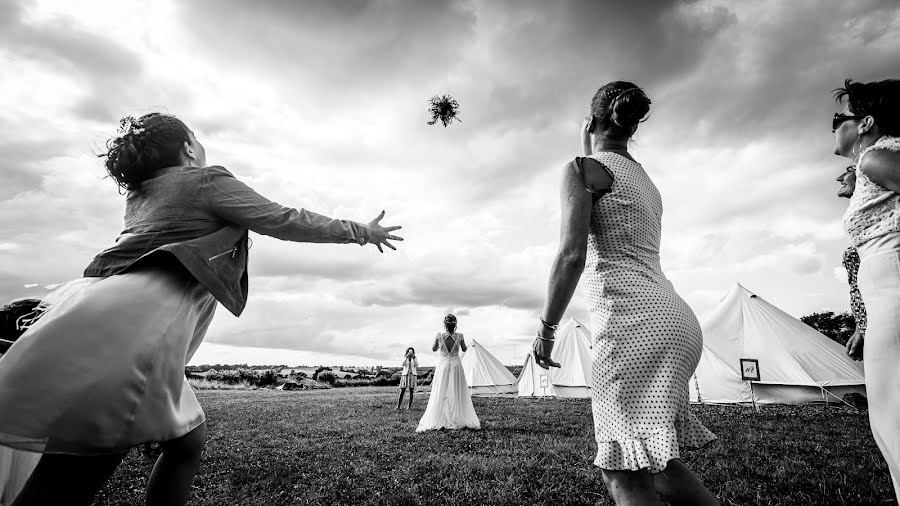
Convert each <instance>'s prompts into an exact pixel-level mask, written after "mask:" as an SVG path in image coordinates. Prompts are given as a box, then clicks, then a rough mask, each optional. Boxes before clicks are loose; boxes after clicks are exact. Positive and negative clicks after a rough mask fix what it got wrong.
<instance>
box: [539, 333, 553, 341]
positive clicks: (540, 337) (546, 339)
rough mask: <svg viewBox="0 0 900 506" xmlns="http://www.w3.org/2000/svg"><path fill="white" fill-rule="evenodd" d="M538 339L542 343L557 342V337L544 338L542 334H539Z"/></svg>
mask: <svg viewBox="0 0 900 506" xmlns="http://www.w3.org/2000/svg"><path fill="white" fill-rule="evenodd" d="M537 338H538V339H540V340H541V341H555V340H556V336H553V337H544V336H542V335H541V334H540V333H538V335H537Z"/></svg>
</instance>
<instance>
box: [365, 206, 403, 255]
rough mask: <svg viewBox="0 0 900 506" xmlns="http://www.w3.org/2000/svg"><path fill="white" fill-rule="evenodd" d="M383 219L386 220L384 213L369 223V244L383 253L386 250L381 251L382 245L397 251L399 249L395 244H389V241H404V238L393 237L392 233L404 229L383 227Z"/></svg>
mask: <svg viewBox="0 0 900 506" xmlns="http://www.w3.org/2000/svg"><path fill="white" fill-rule="evenodd" d="M382 218H384V211H381V214H379V215H378V216H377V217H376V218H375V219H374V220H372V221H370V222H369V224H368V226H369V242H370V243H372V244H374V245H375V247H376V248H378V251H380V252H382V253H384V250H383V249H381V245H382V244H384V245H385V246H387V247H388V248H391V249H392V250H394V251H396V250H397V248H395V247H394V245H393V244H391V243H389V242H388V240H391V241H402V240H403V238H402V237H400V236H396V235H392V234H391V232H393V231H394V230H400V229H401V228H403V227H401V226H399V225H398V226H395V227H382V226H381V223H380V222H381V219H382Z"/></svg>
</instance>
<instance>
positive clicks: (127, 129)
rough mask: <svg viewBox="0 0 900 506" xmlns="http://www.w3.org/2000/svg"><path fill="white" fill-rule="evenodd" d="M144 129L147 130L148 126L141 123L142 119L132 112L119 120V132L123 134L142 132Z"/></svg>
mask: <svg viewBox="0 0 900 506" xmlns="http://www.w3.org/2000/svg"><path fill="white" fill-rule="evenodd" d="M144 130H146V127H144V124H143V123H141V120H139V119H136V118H135V117H134V116H132V115H130V114H129V115H128V116H125V117H124V118H122V119H120V120H119V129H118V132H119V133H120V134H122V135H128V134H132V135H136V134H139V133H142V132H143V131H144Z"/></svg>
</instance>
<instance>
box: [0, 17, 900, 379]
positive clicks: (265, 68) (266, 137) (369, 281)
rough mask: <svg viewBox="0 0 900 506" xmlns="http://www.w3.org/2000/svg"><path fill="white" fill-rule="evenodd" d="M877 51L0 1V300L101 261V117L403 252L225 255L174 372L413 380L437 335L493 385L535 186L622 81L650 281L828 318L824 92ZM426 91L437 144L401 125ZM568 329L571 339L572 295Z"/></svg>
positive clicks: (421, 109)
mask: <svg viewBox="0 0 900 506" xmlns="http://www.w3.org/2000/svg"><path fill="white" fill-rule="evenodd" d="M898 34H900V6H898V4H897V2H896V1H894V0H861V1H858V2H841V1H839V0H829V1H827V2H824V3H823V2H820V1H814V0H796V1H791V2H783V1H778V0H763V1H760V2H725V1H719V0H696V1H668V2H667V1H651V0H633V1H630V2H625V3H622V2H596V1H589V0H584V1H566V2H541V1H528V2H519V1H487V0H478V1H474V0H473V1H464V2H438V1H400V0H388V1H381V0H379V1H366V0H356V1H351V2H329V1H324V0H322V1H313V2H291V1H287V0H281V1H274V0H272V1H258V2H252V3H248V2H240V1H237V0H225V1H213V0H203V1H196V2H166V1H154V2H149V1H146V0H129V1H124V0H123V1H122V2H116V3H115V4H110V3H108V2H100V1H93V0H90V1H89V0H86V1H84V2H63V1H49V0H47V1H21V2H11V1H9V0H0V42H2V44H0V65H2V66H3V68H4V72H3V73H0V88H2V89H3V90H4V93H3V94H2V95H0V138H2V139H3V141H0V155H2V157H0V159H2V162H0V295H2V296H3V297H4V298H5V299H9V298H13V297H21V296H28V295H38V296H39V295H42V294H44V293H46V292H47V288H45V287H46V286H48V285H52V284H54V283H59V282H61V281H65V280H67V279H71V278H74V277H77V276H79V275H80V274H81V271H82V269H83V268H84V266H85V265H86V264H87V262H89V261H90V259H91V258H92V256H93V255H94V254H96V252H98V251H100V250H102V249H103V248H105V247H106V246H108V245H109V244H111V243H112V241H113V240H114V239H115V237H116V235H117V234H118V232H119V231H120V228H121V219H122V213H123V202H124V199H123V198H122V197H121V196H119V195H117V193H116V187H115V185H114V184H113V183H112V182H111V181H109V180H108V179H103V177H104V175H105V173H104V170H103V167H102V165H101V160H99V159H98V158H97V156H96V155H97V154H98V153H102V152H103V146H104V143H105V142H106V140H107V139H108V138H109V137H110V136H111V135H112V134H114V132H115V127H116V123H117V120H118V118H119V117H121V116H123V115H125V114H140V113H144V112H148V111H168V112H171V113H174V114H176V115H178V116H179V117H180V118H182V119H184V120H185V121H186V122H187V123H188V124H189V125H190V126H191V127H192V129H193V130H194V131H195V133H196V134H197V136H198V138H199V139H200V141H201V142H203V143H204V145H205V146H206V149H207V153H208V157H209V161H210V163H214V164H221V165H224V166H226V167H228V168H229V169H230V170H232V171H233V172H234V173H235V174H236V175H237V176H238V177H240V178H241V179H243V180H245V181H246V182H247V183H248V184H250V185H251V186H252V187H253V188H255V189H256V190H258V191H259V192H261V193H263V194H264V195H266V196H268V197H269V198H271V199H273V200H276V201H278V202H281V203H283V204H286V205H291V206H296V207H304V208H307V209H310V210H312V211H316V212H319V213H322V214H326V215H329V216H335V217H340V218H344V219H352V220H357V221H362V222H367V221H369V220H371V219H372V218H374V217H375V216H376V215H377V214H378V213H379V212H380V211H381V210H382V209H384V210H386V211H387V217H386V218H385V220H384V222H385V223H387V224H401V225H403V230H402V231H401V232H400V234H401V235H403V236H404V237H405V238H406V239H407V240H406V241H405V242H401V243H398V244H397V246H398V248H399V251H397V252H393V251H388V252H387V253H385V254H384V255H381V254H379V253H378V252H377V250H375V249H374V248H372V247H370V246H368V247H365V248H360V247H359V246H355V245H319V244H289V243H284V242H280V241H277V240H275V239H272V238H268V237H262V236H259V235H256V234H252V238H253V241H254V242H253V248H252V250H251V252H250V274H251V279H250V287H251V298H250V302H249V304H248V306H247V310H246V312H245V314H244V315H243V316H242V317H241V318H240V319H236V318H234V317H232V316H231V315H229V314H228V313H227V311H224V310H220V311H219V314H218V316H217V319H216V320H215V321H214V323H213V325H212V326H211V328H210V331H209V334H208V337H207V342H208V343H210V345H209V346H207V345H204V346H205V347H201V351H200V352H198V355H197V356H196V357H195V361H198V360H199V361H202V362H221V361H237V362H248V363H259V362H289V363H294V362H296V363H308V364H315V363H328V362H332V361H334V362H340V361H346V362H347V363H390V362H396V361H397V359H398V353H402V350H403V349H405V347H406V346H408V345H415V346H417V347H418V348H419V349H420V350H421V351H420V354H419V355H420V357H421V359H422V361H423V363H428V362H429V361H430V357H429V354H428V353H427V350H428V349H429V348H430V344H431V339H432V337H433V335H434V333H435V332H437V331H438V330H440V322H441V318H442V317H443V315H444V314H446V312H450V311H452V312H455V313H456V314H458V315H459V316H460V330H462V331H463V332H465V333H466V335H467V336H469V337H470V339H478V341H479V342H481V343H482V344H483V345H485V346H486V347H488V348H489V349H491V351H492V352H495V354H496V355H497V356H498V357H500V358H501V360H503V361H505V362H509V363H513V362H519V361H521V359H522V358H523V356H524V354H525V352H526V350H527V349H528V345H529V343H530V341H531V337H530V336H531V335H532V333H533V332H534V330H535V325H534V322H536V321H537V316H538V313H539V312H540V311H541V308H542V306H543V301H544V297H545V292H546V285H547V276H548V275H549V270H550V264H551V262H552V260H553V256H554V254H555V252H556V247H557V240H558V231H559V201H558V199H559V197H558V192H557V188H558V184H559V176H560V170H561V168H562V167H563V166H564V164H565V163H566V162H567V161H569V160H571V159H572V157H573V156H575V155H577V154H579V150H580V142H579V136H578V131H579V128H580V126H581V121H582V119H583V118H584V115H585V112H586V109H587V106H588V103H589V101H590V98H591V97H592V95H593V94H594V92H595V91H596V90H597V88H598V87H599V86H600V85H602V84H603V83H604V82H607V81H610V80H614V79H629V80H632V81H634V82H636V83H638V84H639V85H640V86H642V87H644V88H645V89H646V90H647V93H648V94H649V95H650V96H651V98H652V100H653V106H652V110H651V115H650V119H649V120H648V121H647V122H646V123H644V124H642V125H641V127H640V129H639V130H638V133H637V135H636V137H635V139H634V142H633V143H632V145H631V148H630V150H631V151H632V153H633V154H634V155H635V157H636V158H637V159H638V160H640V161H641V162H642V164H643V166H644V167H645V168H646V170H647V171H648V173H649V174H650V175H651V176H652V177H653V179H654V182H655V183H656V185H657V186H658V187H659V189H660V191H661V193H662V195H663V205H664V208H665V214H664V221H663V238H662V263H663V268H664V270H665V271H666V274H667V275H668V276H669V278H670V279H671V280H672V281H673V283H674V284H675V286H676V288H677V289H678V290H679V292H680V293H681V294H682V295H683V296H684V298H685V299H686V300H687V301H688V302H689V303H690V304H691V306H692V307H693V308H694V310H695V311H696V312H697V313H698V315H699V316H700V317H701V319H702V317H703V316H704V315H705V314H707V313H708V312H709V310H710V309H712V308H713V307H714V306H715V305H716V304H717V303H718V302H719V299H720V298H721V296H722V295H724V293H725V292H726V291H727V290H728V288H729V287H730V285H731V283H733V282H736V281H740V282H742V283H744V284H745V286H747V287H748V288H749V289H751V290H755V291H757V292H758V293H759V294H760V295H761V296H763V297H765V298H766V299H767V300H769V301H771V302H773V303H775V304H777V305H779V306H780V307H782V308H783V309H785V310H786V311H788V312H790V313H792V314H794V315H796V316H800V315H802V314H806V313H809V312H812V311H818V310H823V309H827V310H838V311H843V310H847V308H848V296H847V291H846V290H847V289H846V279H845V278H841V275H840V271H839V270H835V269H839V266H840V259H841V252H842V251H843V249H844V247H846V240H845V239H844V237H843V233H842V232H841V230H840V216H841V215H842V213H843V210H844V209H845V208H846V204H847V201H846V200H843V199H839V198H837V197H836V196H835V191H836V190H837V183H836V182H835V181H834V178H835V177H836V176H837V175H838V173H840V172H841V171H842V170H843V168H844V167H845V166H846V164H847V160H844V159H840V158H837V157H835V156H834V155H832V149H833V145H832V144H833V138H832V135H831V134H830V132H829V130H828V129H829V126H830V125H829V123H830V116H831V114H832V113H833V112H834V111H835V110H836V109H837V106H836V104H835V103H834V102H833V100H832V98H831V90H832V89H833V88H835V87H837V86H840V85H841V84H842V82H843V79H844V78H846V77H852V78H854V79H857V80H862V81H866V80H873V79H882V78H887V77H898V76H900V60H898V59H897V57H896V55H897V54H900V35H898ZM444 93H449V94H451V95H453V96H454V97H455V98H456V99H457V100H458V101H459V103H460V106H461V111H460V119H461V120H462V122H460V123H454V124H452V125H450V126H449V127H447V128H444V127H442V126H440V125H437V126H427V125H426V124H425V122H426V121H427V120H428V115H427V111H426V107H427V101H428V99H429V98H430V97H431V96H433V95H436V94H444ZM568 315H574V316H576V317H578V318H579V319H582V321H584V322H585V323H588V322H589V318H588V315H587V314H586V312H585V301H584V298H583V294H581V293H580V292H579V293H578V294H577V295H576V297H575V299H574V300H573V301H572V304H571V305H570V310H569V313H568V314H567V316H568ZM267 350H272V351H271V352H268V351H267ZM285 350H292V351H290V352H288V351H285ZM398 350H401V351H398ZM423 351H424V352H425V353H422V352H423ZM298 354H299V355H298ZM217 357H218V358H217ZM241 357H243V358H245V359H244V360H241V359H240V358H241ZM288 357H289V358H290V360H287V358H288ZM282 358H284V359H285V360H282ZM401 358H402V357H401Z"/></svg>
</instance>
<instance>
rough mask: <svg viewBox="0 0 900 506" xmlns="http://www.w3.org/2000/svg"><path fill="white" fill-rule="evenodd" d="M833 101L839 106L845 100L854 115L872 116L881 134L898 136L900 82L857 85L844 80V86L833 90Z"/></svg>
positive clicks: (891, 81) (888, 81)
mask: <svg viewBox="0 0 900 506" xmlns="http://www.w3.org/2000/svg"><path fill="white" fill-rule="evenodd" d="M834 99H835V101H837V102H838V103H839V104H840V103H843V102H844V101H845V100H846V101H847V104H848V105H849V106H850V112H851V113H853V114H854V115H860V116H872V118H873V119H874V120H875V124H876V125H878V130H880V131H881V133H882V134H884V135H890V136H892V137H898V136H900V80H898V79H885V80H883V81H873V82H871V83H859V82H854V81H853V80H852V79H845V80H844V86H843V87H842V88H836V89H835V90H834Z"/></svg>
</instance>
